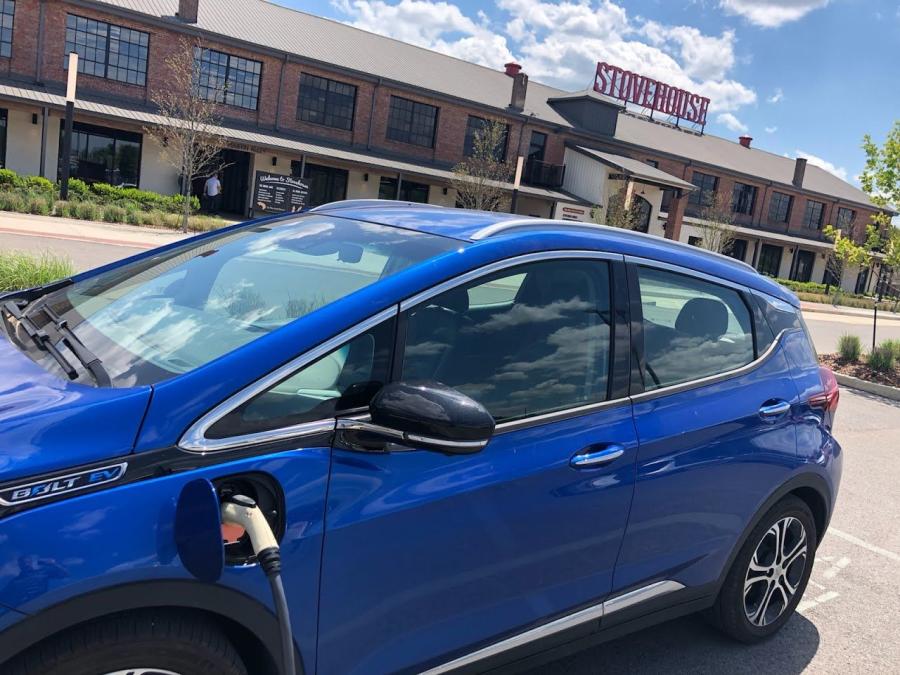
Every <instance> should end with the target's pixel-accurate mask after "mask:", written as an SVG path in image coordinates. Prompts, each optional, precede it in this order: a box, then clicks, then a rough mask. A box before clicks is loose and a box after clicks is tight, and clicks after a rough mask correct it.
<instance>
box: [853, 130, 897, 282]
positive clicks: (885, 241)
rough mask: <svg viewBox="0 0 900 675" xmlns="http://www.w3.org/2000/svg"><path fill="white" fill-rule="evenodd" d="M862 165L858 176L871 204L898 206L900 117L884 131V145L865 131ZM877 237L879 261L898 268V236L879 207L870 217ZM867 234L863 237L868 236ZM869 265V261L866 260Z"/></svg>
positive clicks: (884, 207)
mask: <svg viewBox="0 0 900 675" xmlns="http://www.w3.org/2000/svg"><path fill="white" fill-rule="evenodd" d="M862 147H863V150H864V151H865V153H866V166H865V168H864V169H863V171H862V173H861V174H860V176H859V182H860V185H862V189H863V190H864V191H865V192H866V194H868V195H869V199H870V200H871V201H872V203H873V204H875V205H876V206H878V207H880V208H882V209H891V208H894V209H896V208H897V207H898V206H900V120H896V121H895V122H894V126H893V127H892V128H891V130H890V131H889V132H888V135H887V138H885V140H884V145H882V146H880V147H879V146H878V145H877V144H876V143H875V141H873V140H872V137H871V136H870V135H869V134H866V135H865V136H863V145H862ZM872 223H873V224H874V226H875V229H876V234H877V236H878V242H877V244H878V247H877V250H879V251H880V252H882V253H883V254H884V259H883V261H882V264H883V265H885V266H886V267H887V268H889V269H891V270H894V271H896V270H898V269H900V235H898V232H897V229H896V228H894V227H893V226H892V225H891V217H890V215H889V214H888V213H887V212H886V211H884V210H882V211H879V212H878V213H876V214H875V215H874V216H872ZM871 236H872V235H871V234H869V233H867V238H871ZM870 264H871V262H870Z"/></svg>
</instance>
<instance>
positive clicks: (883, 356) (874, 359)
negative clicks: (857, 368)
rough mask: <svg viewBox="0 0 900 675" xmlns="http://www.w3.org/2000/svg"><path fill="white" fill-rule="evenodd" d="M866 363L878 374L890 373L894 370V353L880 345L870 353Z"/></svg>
mask: <svg viewBox="0 0 900 675" xmlns="http://www.w3.org/2000/svg"><path fill="white" fill-rule="evenodd" d="M866 363H867V364H868V366H869V368H871V369H872V370H874V371H875V372H877V373H889V372H890V371H891V370H892V369H893V368H894V351H893V350H892V349H891V348H890V347H885V346H884V345H879V346H878V347H875V349H873V350H872V351H871V352H870V353H869V357H868V358H867V359H866Z"/></svg>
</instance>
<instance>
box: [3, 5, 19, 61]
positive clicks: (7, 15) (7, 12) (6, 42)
mask: <svg viewBox="0 0 900 675" xmlns="http://www.w3.org/2000/svg"><path fill="white" fill-rule="evenodd" d="M15 13H16V3H15V0H0V56H6V57H10V56H12V38H13V15H15Z"/></svg>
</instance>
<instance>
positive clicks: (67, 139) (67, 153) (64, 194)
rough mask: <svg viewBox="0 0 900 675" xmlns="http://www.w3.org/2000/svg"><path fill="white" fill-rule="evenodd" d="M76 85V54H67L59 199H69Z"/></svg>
mask: <svg viewBox="0 0 900 675" xmlns="http://www.w3.org/2000/svg"><path fill="white" fill-rule="evenodd" d="M77 85H78V54H76V53H75V52H70V53H69V79H68V82H67V83H66V130H65V133H64V135H63V151H62V184H61V185H60V186H59V198H60V199H62V200H63V201H65V200H67V199H68V198H69V171H70V168H71V163H72V125H73V123H74V120H75V87H76V86H77Z"/></svg>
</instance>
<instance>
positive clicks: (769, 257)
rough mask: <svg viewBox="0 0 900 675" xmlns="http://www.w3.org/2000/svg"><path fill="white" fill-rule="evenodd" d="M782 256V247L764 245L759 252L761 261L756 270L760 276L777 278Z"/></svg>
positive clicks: (758, 262)
mask: <svg viewBox="0 0 900 675" xmlns="http://www.w3.org/2000/svg"><path fill="white" fill-rule="evenodd" d="M781 254H782V248H781V246H772V245H771V244H763V245H762V248H761V249H760V252H759V261H757V264H756V270H757V271H758V272H759V273H760V274H765V275H766V276H769V277H777V276H778V270H779V269H780V268H781Z"/></svg>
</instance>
